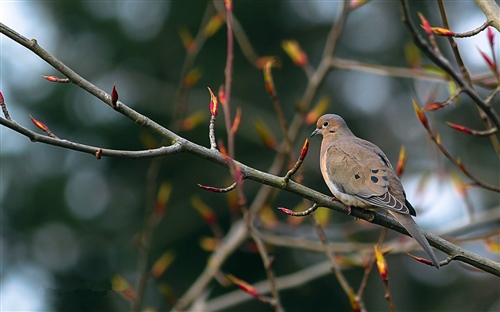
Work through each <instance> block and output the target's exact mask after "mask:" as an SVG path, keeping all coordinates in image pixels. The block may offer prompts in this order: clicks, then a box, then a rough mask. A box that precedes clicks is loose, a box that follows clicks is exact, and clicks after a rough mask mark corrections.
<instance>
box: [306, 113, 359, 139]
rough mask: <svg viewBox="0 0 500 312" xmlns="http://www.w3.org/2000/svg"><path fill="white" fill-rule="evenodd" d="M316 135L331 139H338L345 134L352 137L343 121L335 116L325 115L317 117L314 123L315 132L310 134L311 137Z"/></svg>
mask: <svg viewBox="0 0 500 312" xmlns="http://www.w3.org/2000/svg"><path fill="white" fill-rule="evenodd" d="M318 133H319V134H321V135H322V136H323V137H332V138H334V139H338V138H340V137H341V136H342V135H345V134H348V135H352V132H351V130H350V129H349V127H347V124H346V123H345V121H344V119H342V117H340V116H339V115H335V114H326V115H323V116H321V117H319V119H318V121H317V122H316V130H314V131H313V133H311V136H315V135H316V134H318Z"/></svg>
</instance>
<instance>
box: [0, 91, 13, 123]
mask: <svg viewBox="0 0 500 312" xmlns="http://www.w3.org/2000/svg"><path fill="white" fill-rule="evenodd" d="M0 106H1V107H2V112H3V115H4V116H5V119H7V120H12V118H11V117H10V115H9V111H8V110H7V105H6V104H5V99H4V97H3V94H2V92H1V91H0Z"/></svg>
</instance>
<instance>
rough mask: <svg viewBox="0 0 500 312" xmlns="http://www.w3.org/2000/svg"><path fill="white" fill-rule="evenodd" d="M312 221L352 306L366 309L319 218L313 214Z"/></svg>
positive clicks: (360, 309)
mask: <svg viewBox="0 0 500 312" xmlns="http://www.w3.org/2000/svg"><path fill="white" fill-rule="evenodd" d="M311 221H312V223H313V225H314V229H315V230H316V234H317V235H318V238H319V240H320V242H321V244H322V245H323V248H324V252H325V254H326V257H327V259H328V262H329V263H330V269H331V271H332V273H333V274H334V275H335V277H336V278H337V280H338V281H339V283H340V286H341V287H342V289H343V290H344V292H345V294H346V295H347V298H348V299H349V302H350V304H351V308H352V309H353V311H364V310H365V309H364V303H363V301H362V300H361V299H360V298H359V297H357V296H356V294H355V293H354V290H353V289H352V287H351V285H349V282H348V281H347V279H346V278H345V276H344V274H343V273H342V270H341V269H340V266H339V264H338V263H337V260H336V259H335V254H334V252H333V250H331V249H330V246H329V244H328V242H327V239H326V235H325V232H324V231H323V228H322V227H321V225H320V224H319V222H318V220H316V218H315V216H314V215H311Z"/></svg>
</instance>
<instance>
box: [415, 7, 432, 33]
mask: <svg viewBox="0 0 500 312" xmlns="http://www.w3.org/2000/svg"><path fill="white" fill-rule="evenodd" d="M418 16H419V17H420V20H421V21H422V25H421V26H422V28H423V29H424V30H425V33H426V34H427V36H429V37H433V34H434V33H433V32H432V28H431V24H429V21H428V20H427V19H426V18H425V17H424V15H423V14H422V13H420V12H418Z"/></svg>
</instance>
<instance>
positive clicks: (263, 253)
mask: <svg viewBox="0 0 500 312" xmlns="http://www.w3.org/2000/svg"><path fill="white" fill-rule="evenodd" d="M224 4H225V7H226V25H227V59H226V67H225V70H224V74H225V92H224V93H225V94H224V103H225V105H223V108H224V120H225V123H226V129H227V141H228V154H229V168H230V171H231V174H232V175H233V176H234V177H235V180H236V183H237V184H236V192H237V194H238V204H239V206H240V208H241V210H242V211H243V215H244V219H245V223H246V226H247V228H248V230H249V233H250V235H251V237H252V239H253V240H254V241H255V244H256V245H257V249H258V251H259V254H260V257H261V258H262V262H263V264H264V269H265V271H266V275H267V279H268V281H269V286H270V290H271V295H272V298H273V300H271V301H270V304H271V305H272V306H273V307H274V309H275V311H277V312H280V311H283V308H282V306H281V302H280V299H279V293H278V289H277V286H276V278H275V276H274V272H273V270H272V261H271V259H270V258H269V255H268V253H267V249H266V246H265V245H264V243H263V242H262V240H261V239H260V238H259V237H258V235H257V233H256V230H255V228H254V225H253V217H252V214H251V213H250V212H249V211H248V208H247V204H246V199H245V195H244V193H243V187H242V183H241V182H243V179H242V176H241V170H240V168H239V167H237V166H236V165H235V163H234V156H235V155H234V133H235V131H232V126H231V118H230V117H231V116H230V103H231V86H232V71H233V58H234V41H233V14H232V9H233V3H232V0H224Z"/></svg>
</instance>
